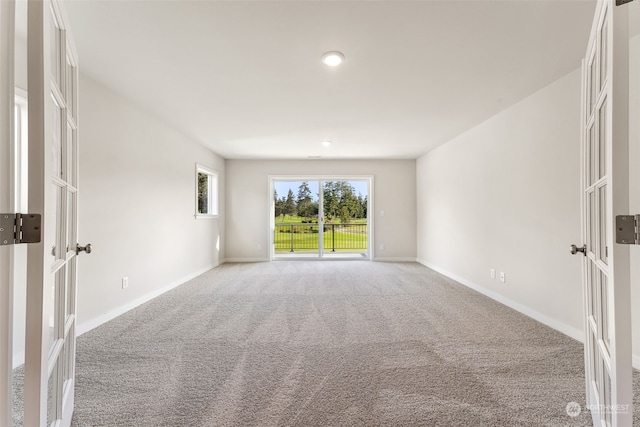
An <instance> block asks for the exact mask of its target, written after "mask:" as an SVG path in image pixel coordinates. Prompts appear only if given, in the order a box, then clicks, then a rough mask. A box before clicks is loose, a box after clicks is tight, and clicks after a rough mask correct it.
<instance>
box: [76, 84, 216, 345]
mask: <svg viewBox="0 0 640 427" xmlns="http://www.w3.org/2000/svg"><path fill="white" fill-rule="evenodd" d="M80 112H81V115H80V144H81V148H80V189H81V194H80V231H79V236H80V237H79V238H80V243H81V244H84V243H91V244H92V245H93V253H92V254H91V255H85V254H83V255H81V257H80V261H79V264H80V265H79V281H78V286H79V289H78V322H79V330H80V332H83V331H86V330H87V329H89V328H91V327H93V326H96V325H97V324H99V323H101V322H102V321H104V320H107V319H109V318H111V317H113V316H114V315H117V314H120V313H121V312H123V311H125V310H126V309H128V308H132V307H133V306H135V305H136V304H138V303H140V302H142V301H145V300H146V299H148V298H150V297H152V296H155V295H157V294H158V293H160V292H162V291H163V290H166V289H167V288H170V287H173V286H175V285H178V284H180V283H182V282H184V281H185V280H187V279H189V278H191V277H193V276H194V275H195V274H198V273H201V272H203V271H205V270H207V269H210V268H212V267H214V266H216V265H217V264H218V263H219V262H220V261H221V260H222V259H224V251H223V248H224V216H221V217H220V218H219V219H207V220H203V219H195V217H194V214H195V164H196V162H198V163H201V164H203V165H205V166H208V167H209V168H212V169H214V170H217V171H218V172H219V173H220V175H219V179H220V189H221V194H220V207H221V212H224V187H225V162H224V160H223V159H222V158H221V157H219V156H217V155H215V154H213V153H212V152H211V151H209V150H208V149H206V148H203V147H202V146H200V145H198V144H196V143H194V142H193V141H191V140H189V139H188V138H187V137H185V136H184V135H182V134H180V133H178V132H176V131H175V130H173V129H172V128H170V127H169V126H167V125H166V124H164V123H163V122H161V121H159V120H157V119H156V118H154V117H152V116H150V115H148V114H147V113H146V112H143V111H141V110H139V109H137V108H136V107H135V106H133V105H131V104H130V103H129V102H127V101H126V100H125V99H123V98H122V97H120V96H118V95H117V94H115V93H114V92H112V91H110V90H109V89H107V88H106V87H104V86H103V85H101V84H99V83H97V82H96V81H94V80H92V79H91V78H89V77H87V76H84V75H81V78H80ZM218 248H219V249H218ZM125 276H126V277H129V287H128V288H127V289H126V290H123V289H121V279H122V278H123V277H125Z"/></svg>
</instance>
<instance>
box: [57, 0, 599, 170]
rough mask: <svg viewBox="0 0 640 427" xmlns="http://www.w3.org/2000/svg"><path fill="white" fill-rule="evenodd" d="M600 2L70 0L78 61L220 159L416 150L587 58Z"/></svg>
mask: <svg viewBox="0 0 640 427" xmlns="http://www.w3.org/2000/svg"><path fill="white" fill-rule="evenodd" d="M594 5H595V2H594V0H567V1H563V0H552V1H541V0H511V1H483V0H475V1H457V0H449V1H395V0H394V1H391V0H389V1H362V0H360V1H337V0H336V1H305V0H297V1H295V0H289V1H243V0H236V1H202V0H201V1H165V0H158V1H140V0H129V1H114V0H109V1H95V0H74V1H69V2H68V3H67V5H66V10H67V13H68V16H69V18H70V22H71V28H72V31H73V33H74V37H75V41H76V45H77V48H78V52H79V58H80V67H81V69H82V71H83V72H84V73H86V74H88V75H90V76H92V77H93V78H95V79H96V80H98V81H100V82H102V83H104V84H105V85H107V86H109V87H111V88H112V89H113V90H115V91H117V92H119V93H120V94H122V95H124V96H126V97H127V98H129V99H130V100H132V101H133V102H135V103H137V104H138V105H140V106H141V107H143V108H144V109H146V110H148V111H150V112H151V113H152V114H154V115H155V116H157V117H159V118H161V119H163V120H165V121H166V122H168V123H169V124H171V125H172V126H174V127H176V128H177V129H179V130H180V131H181V132H183V133H184V134H186V135H187V136H189V137H191V138H193V139H194V140H196V141H198V142H200V143H202V144H203V145H205V146H208V147H210V148H211V149H212V150H213V151H215V152H217V153H219V154H221V155H222V156H223V157H225V158H278V159H289V158H295V159H300V158H307V157H309V156H322V158H349V159H356V158H368V159H373V158H416V157H418V156H420V155H422V154H424V153H425V152H427V151H429V150H430V149H433V148H434V147H436V146H438V145H439V144H442V143H444V142H446V141H448V140H450V139H451V138H453V137H455V136H457V135H459V134H460V133H462V132H464V131H465V130H468V129H470V128H471V127H473V126H475V125H477V124H479V123H481V122H482V121H484V120H486V119H487V118H489V117H491V116H492V115H494V114H496V113H497V112H499V111H501V110H502V109H504V108H506V107H508V106H510V105H512V104H513V103H515V102H517V101H519V100H521V99H522V98H524V97H526V96H527V95H529V94H531V93H533V92H535V91H536V90H538V89H540V88H542V87H544V86H545V85H547V84H549V83H551V82H553V81H554V80H556V79H558V78H559V77H561V76H563V75H565V74H567V73H569V72H571V71H572V70H575V69H576V68H578V67H579V66H580V61H581V57H582V55H583V52H584V49H585V47H586V43H587V38H588V33H589V29H590V26H591V19H592V16H593V11H594ZM328 50H339V51H341V52H343V53H344V55H345V56H346V61H345V63H344V64H343V65H342V66H341V67H339V68H338V69H330V68H328V67H326V66H324V65H323V64H322V63H321V62H320V56H321V55H322V54H323V53H324V52H325V51H328ZM324 139H329V140H331V141H333V144H332V145H331V147H329V148H325V147H323V146H322V145H321V141H323V140H324ZM515 142H516V141H514V143H515Z"/></svg>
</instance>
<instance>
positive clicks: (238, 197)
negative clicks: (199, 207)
mask: <svg viewBox="0 0 640 427" xmlns="http://www.w3.org/2000/svg"><path fill="white" fill-rule="evenodd" d="M269 175H295V176H304V175H307V176H309V175H312V176H319V175H320V176H321V175H325V176H336V175H373V176H374V185H373V187H374V194H373V198H372V200H373V203H374V211H375V213H374V214H375V215H376V216H375V218H374V230H373V237H374V243H375V245H376V248H377V250H376V251H375V253H374V254H375V255H374V256H375V259H378V260H383V259H386V260H415V258H416V234H415V227H416V204H415V194H416V174H415V160H371V161H364V160H354V161H349V160H300V161H292V160H282V161H278V160H227V210H226V212H227V215H226V217H227V223H226V225H227V230H226V231H227V234H226V237H227V245H226V256H227V260H232V261H241V260H243V261H250V260H266V259H268V258H269V216H270V214H271V213H270V203H271V200H272V199H273V194H270V191H269V178H268V177H269ZM381 210H384V212H385V214H384V216H380V211H381ZM381 244H384V245H385V250H384V251H381V250H379V248H380V245H381ZM258 245H260V247H261V249H260V250H258V249H257V247H258Z"/></svg>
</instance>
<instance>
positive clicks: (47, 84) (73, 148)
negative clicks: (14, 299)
mask: <svg viewBox="0 0 640 427" xmlns="http://www.w3.org/2000/svg"><path fill="white" fill-rule="evenodd" d="M27 41H28V62H29V65H28V86H29V101H28V115H29V211H30V212H31V213H40V214H41V215H42V239H41V242H40V243H38V244H30V245H29V247H28V275H27V324H26V352H25V387H24V425H25V427H36V426H38V427H43V426H47V427H48V426H52V425H54V426H56V427H57V426H68V425H70V423H71V415H72V413H73V400H74V374H75V372H74V371H75V369H74V367H75V345H76V341H75V338H76V273H77V254H78V252H77V250H76V249H77V230H78V227H77V219H78V214H77V210H78V68H77V60H76V53H75V48H74V44H73V40H72V37H71V32H70V30H69V28H68V27H67V22H66V20H65V17H64V13H63V11H62V9H61V5H59V4H58V3H57V2H55V1H53V0H30V1H29V2H28V36H27Z"/></svg>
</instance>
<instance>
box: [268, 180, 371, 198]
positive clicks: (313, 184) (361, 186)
mask: <svg viewBox="0 0 640 427" xmlns="http://www.w3.org/2000/svg"><path fill="white" fill-rule="evenodd" d="M330 181H331V182H336V181H346V182H348V183H349V184H351V186H352V187H353V188H354V189H355V195H356V196H358V195H359V194H362V197H363V198H364V197H367V196H368V195H369V191H368V186H369V181H368V180H349V179H335V180H326V182H330ZM303 182H305V181H274V182H273V187H274V189H275V190H276V192H277V193H278V198H279V199H281V198H282V197H287V194H288V193H289V189H291V191H293V196H294V197H297V195H298V188H300V185H302V183H303ZM306 182H307V183H308V184H309V189H310V190H311V192H312V193H313V201H314V202H315V201H317V200H318V192H319V191H320V187H319V181H317V180H308V181H306Z"/></svg>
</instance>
